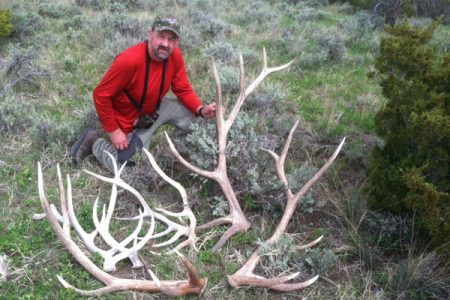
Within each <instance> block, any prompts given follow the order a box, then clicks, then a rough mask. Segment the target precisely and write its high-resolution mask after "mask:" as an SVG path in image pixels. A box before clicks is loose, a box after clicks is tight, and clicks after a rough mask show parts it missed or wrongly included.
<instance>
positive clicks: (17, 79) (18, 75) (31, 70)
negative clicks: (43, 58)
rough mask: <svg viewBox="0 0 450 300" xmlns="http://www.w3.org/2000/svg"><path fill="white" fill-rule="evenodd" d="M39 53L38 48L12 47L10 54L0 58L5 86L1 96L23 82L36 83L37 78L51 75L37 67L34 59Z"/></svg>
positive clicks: (0, 78) (1, 79)
mask: <svg viewBox="0 0 450 300" xmlns="http://www.w3.org/2000/svg"><path fill="white" fill-rule="evenodd" d="M38 55H39V51H38V48H37V47H36V48H34V49H32V48H11V49H9V53H8V56H7V57H6V58H5V59H2V60H0V71H1V73H0V75H1V77H0V81H1V82H2V83H3V87H2V88H1V89H0V96H3V95H5V94H7V93H9V92H10V91H11V90H12V89H13V88H14V87H15V86H16V85H19V84H21V83H34V81H35V79H37V78H42V77H46V76H48V75H49V73H48V72H47V71H42V70H40V69H37V68H36V67H35V66H34V65H33V60H34V59H36V57H37V56H38Z"/></svg>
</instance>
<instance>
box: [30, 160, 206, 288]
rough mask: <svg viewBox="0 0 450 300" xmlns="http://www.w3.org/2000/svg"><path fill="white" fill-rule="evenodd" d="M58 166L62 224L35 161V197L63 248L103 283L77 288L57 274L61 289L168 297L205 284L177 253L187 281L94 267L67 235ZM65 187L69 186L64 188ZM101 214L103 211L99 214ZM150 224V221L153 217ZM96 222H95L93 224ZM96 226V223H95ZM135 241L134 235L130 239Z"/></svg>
mask: <svg viewBox="0 0 450 300" xmlns="http://www.w3.org/2000/svg"><path fill="white" fill-rule="evenodd" d="M60 174H61V173H60V171H59V166H58V179H59V186H60V191H62V193H61V194H60V200H61V209H63V211H62V223H63V226H62V227H61V225H60V224H59V222H58V220H57V216H56V215H55V214H54V213H53V209H52V208H51V206H50V204H49V203H48V200H47V196H46V194H45V190H44V180H43V175H42V169H41V164H40V163H38V188H39V197H40V199H41V204H42V207H43V209H44V211H45V215H46V217H47V219H48V221H49V222H50V225H51V227H52V228H53V230H54V232H55V233H56V235H57V236H58V238H59V239H60V240H61V242H62V243H63V244H64V246H65V247H66V248H67V250H68V251H69V252H70V253H71V254H72V256H73V257H75V259H76V260H77V261H78V262H79V263H80V264H81V265H82V266H83V268H85V269H86V270H87V271H88V272H89V273H91V274H92V275H93V276H94V277H95V278H97V279H98V280H99V281H101V282H103V283H104V284H105V285H106V286H105V287H103V288H99V289H96V290H90V291H86V290H80V289H77V288H75V287H73V286H72V285H70V284H69V283H67V282H66V281H65V280H64V279H63V278H62V277H60V276H57V277H58V280H59V281H60V282H61V284H62V285H63V286H64V287H65V288H70V289H73V290H75V291H76V292H78V293H80V294H82V295H85V296H98V295H101V294H105V293H111V292H117V291H130V290H132V291H141V292H152V293H154V292H162V293H165V294H167V295H170V296H184V295H189V294H200V293H201V292H202V291H203V289H204V288H205V286H206V283H207V279H201V278H200V277H199V276H198V274H197V271H196V270H195V268H194V267H193V266H192V264H191V263H190V262H189V261H188V260H187V259H186V258H185V257H184V256H182V255H181V254H179V253H178V254H179V255H180V257H181V260H182V261H183V263H184V265H185V267H186V269H187V271H188V275H189V279H188V280H176V281H160V280H158V279H157V278H156V276H155V275H154V274H153V272H152V271H151V270H148V271H149V273H150V274H151V276H152V278H153V281H149V280H136V279H122V278H117V277H114V276H112V275H110V274H108V273H106V272H104V271H103V270H101V269H100V268H99V267H97V266H96V265H95V264H94V263H93V262H92V261H91V260H90V259H89V258H88V257H87V256H86V255H85V254H84V253H83V251H82V250H81V249H80V248H79V247H78V245H77V244H76V243H75V242H74V241H73V240H72V238H71V236H70V224H71V223H72V222H70V220H69V213H68V212H67V210H68V209H67V204H66V198H65V195H64V186H63V182H62V177H61V176H60ZM67 184H68V186H70V177H69V176H67ZM68 188H69V187H68ZM103 215H104V214H103ZM142 218H143V214H141V215H140V219H139V222H140V223H141V222H142ZM152 220H153V223H154V219H152ZM102 222H105V218H104V217H102V221H101V222H99V221H98V220H97V221H96V223H102ZM97 225H98V224H97ZM97 227H98V226H97ZM134 243H135V244H136V238H135V240H134Z"/></svg>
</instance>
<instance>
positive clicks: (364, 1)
mask: <svg viewBox="0 0 450 300" xmlns="http://www.w3.org/2000/svg"><path fill="white" fill-rule="evenodd" d="M348 2H349V3H350V4H351V5H353V6H355V7H358V8H363V9H368V8H371V7H372V5H373V0H348Z"/></svg>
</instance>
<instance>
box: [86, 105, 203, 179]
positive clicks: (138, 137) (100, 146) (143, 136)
mask: <svg viewBox="0 0 450 300" xmlns="http://www.w3.org/2000/svg"><path fill="white" fill-rule="evenodd" d="M158 114H159V117H158V119H157V120H156V121H155V122H154V123H153V125H152V126H151V127H150V128H148V129H136V130H135V131H134V132H133V133H130V134H129V135H128V140H129V141H130V144H129V146H128V148H127V149H125V150H116V149H115V148H114V146H113V145H112V144H111V143H110V142H109V141H106V140H105V139H99V140H97V141H96V142H95V143H94V145H93V146H92V150H93V153H94V155H95V157H96V158H97V160H98V161H99V162H100V163H101V164H102V165H104V166H105V167H106V168H108V169H109V170H111V171H112V170H113V167H112V161H111V159H110V158H109V157H108V155H107V154H106V153H105V151H107V152H109V153H111V154H112V155H113V156H114V157H115V158H116V160H118V162H119V163H123V162H125V161H127V160H129V159H130V158H131V157H132V156H133V155H134V154H135V153H136V152H138V151H139V150H140V148H142V147H145V148H148V147H150V144H151V141H152V138H153V136H154V134H155V132H156V130H157V129H158V128H159V127H161V126H162V125H165V124H171V125H175V126H176V127H177V129H178V130H181V131H183V132H186V133H187V132H189V126H190V124H192V123H194V122H197V118H196V117H195V115H194V114H193V113H192V112H190V111H189V110H188V109H187V108H186V107H184V105H183V104H182V103H181V102H180V101H178V99H177V98H175V97H164V98H163V99H162V101H161V105H160V107H159V111H158ZM104 150H105V151H104Z"/></svg>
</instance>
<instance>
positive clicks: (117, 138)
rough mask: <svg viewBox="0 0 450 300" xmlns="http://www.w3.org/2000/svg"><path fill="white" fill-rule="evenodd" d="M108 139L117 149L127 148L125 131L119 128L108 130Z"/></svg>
mask: <svg viewBox="0 0 450 300" xmlns="http://www.w3.org/2000/svg"><path fill="white" fill-rule="evenodd" d="M108 135H109V139H110V140H111V143H112V144H113V145H114V147H116V149H117V150H124V149H127V148H128V138H127V135H126V134H125V133H123V131H122V130H121V129H120V128H117V129H116V130H114V131H111V132H108Z"/></svg>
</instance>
